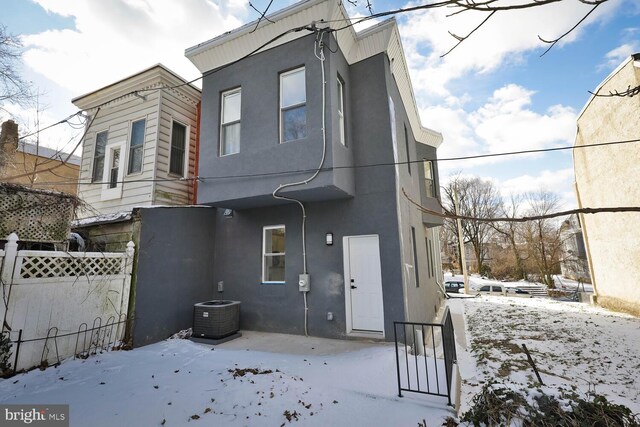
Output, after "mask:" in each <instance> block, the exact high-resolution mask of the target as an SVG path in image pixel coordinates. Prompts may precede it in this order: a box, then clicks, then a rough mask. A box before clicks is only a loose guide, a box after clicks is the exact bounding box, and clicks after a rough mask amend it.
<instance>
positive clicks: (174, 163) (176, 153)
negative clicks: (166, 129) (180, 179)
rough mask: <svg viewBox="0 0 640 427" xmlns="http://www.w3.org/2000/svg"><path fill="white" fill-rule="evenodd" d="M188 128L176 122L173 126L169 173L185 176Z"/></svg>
mask: <svg viewBox="0 0 640 427" xmlns="http://www.w3.org/2000/svg"><path fill="white" fill-rule="evenodd" d="M186 155H187V127H186V126H185V125H183V124H181V123H178V122H176V121H174V122H173V124H172V125H171V158H170V160H169V173H172V174H175V175H180V176H184V171H185V164H186V162H187V157H186Z"/></svg>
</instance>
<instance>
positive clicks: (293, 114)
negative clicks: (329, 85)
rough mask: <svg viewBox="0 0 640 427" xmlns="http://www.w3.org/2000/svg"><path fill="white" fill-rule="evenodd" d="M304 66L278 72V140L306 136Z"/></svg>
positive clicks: (282, 140)
mask: <svg viewBox="0 0 640 427" xmlns="http://www.w3.org/2000/svg"><path fill="white" fill-rule="evenodd" d="M306 104H307V91H306V87H305V72H304V67H303V68H298V69H297V70H293V71H288V72H286V73H282V74H280V142H288V141H295V140H296V139H301V138H305V137H306V136H307V105H306Z"/></svg>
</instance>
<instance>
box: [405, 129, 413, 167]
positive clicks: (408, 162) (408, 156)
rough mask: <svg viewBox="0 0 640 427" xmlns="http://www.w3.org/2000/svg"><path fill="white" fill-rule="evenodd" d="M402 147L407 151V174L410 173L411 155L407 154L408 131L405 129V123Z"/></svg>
mask: <svg viewBox="0 0 640 427" xmlns="http://www.w3.org/2000/svg"><path fill="white" fill-rule="evenodd" d="M404 148H405V151H406V152H407V169H408V170H409V175H411V156H410V155H409V132H408V131H407V125H404Z"/></svg>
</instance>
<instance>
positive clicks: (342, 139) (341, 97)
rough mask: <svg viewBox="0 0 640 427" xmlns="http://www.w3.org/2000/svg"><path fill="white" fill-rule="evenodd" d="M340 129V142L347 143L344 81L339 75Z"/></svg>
mask: <svg viewBox="0 0 640 427" xmlns="http://www.w3.org/2000/svg"><path fill="white" fill-rule="evenodd" d="M337 80H338V129H339V132H340V144H342V145H346V140H345V128H344V83H343V82H342V80H340V77H338V79H337Z"/></svg>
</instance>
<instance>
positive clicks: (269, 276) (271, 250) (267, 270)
mask: <svg viewBox="0 0 640 427" xmlns="http://www.w3.org/2000/svg"><path fill="white" fill-rule="evenodd" d="M284 245H285V231H284V225H271V226H266V227H264V228H263V229H262V283H284V273H285V270H284V266H285V263H284V262H285V250H284Z"/></svg>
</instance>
